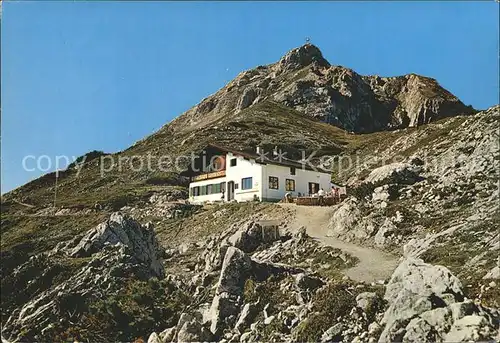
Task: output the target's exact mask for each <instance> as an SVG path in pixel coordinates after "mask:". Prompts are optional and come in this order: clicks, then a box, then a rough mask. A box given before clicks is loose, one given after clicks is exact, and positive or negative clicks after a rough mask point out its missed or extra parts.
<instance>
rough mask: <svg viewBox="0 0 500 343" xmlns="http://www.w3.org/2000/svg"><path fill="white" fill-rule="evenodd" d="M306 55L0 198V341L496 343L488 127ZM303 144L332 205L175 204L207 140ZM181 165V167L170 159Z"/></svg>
mask: <svg viewBox="0 0 500 343" xmlns="http://www.w3.org/2000/svg"><path fill="white" fill-rule="evenodd" d="M499 119H500V106H494V107H491V108H489V109H483V110H475V109H473V108H472V107H470V106H465V105H464V104H463V103H462V102H461V101H460V100H459V99H458V98H456V97H455V96H454V95H452V94H451V93H450V92H448V91H447V90H445V89H444V88H442V87H441V86H439V84H438V83H437V81H436V80H434V79H431V78H428V77H424V76H419V75H415V74H410V75H404V76H398V77H379V76H362V75H359V74H357V73H356V72H355V71H353V70H351V69H348V68H346V67H342V66H336V65H333V64H331V63H330V62H328V61H327V60H326V58H325V57H324V56H323V54H322V53H321V51H320V50H319V49H318V47H316V46H314V45H312V44H306V45H304V46H301V47H299V48H296V49H293V50H291V51H290V52H288V53H286V54H285V55H284V56H283V57H282V58H281V59H280V60H279V61H277V62H276V63H274V64H270V65H266V66H258V67H256V68H255V69H252V70H249V71H245V72H243V73H241V74H240V75H238V76H237V77H236V78H235V79H234V80H233V81H231V82H230V83H228V84H227V85H226V86H225V87H223V88H222V89H220V90H219V91H217V92H216V93H215V94H213V95H211V96H209V97H208V98H206V99H203V100H202V101H201V102H200V103H199V104H198V105H196V106H194V107H193V108H191V109H190V110H188V111H187V112H185V113H184V114H182V115H180V116H179V117H178V118H176V119H175V120H173V121H171V122H170V123H167V124H166V125H165V126H164V127H162V128H161V129H160V130H159V131H158V132H156V133H154V134H153V135H151V136H149V137H146V138H144V139H143V140H141V141H139V142H136V143H135V144H134V145H132V146H131V147H130V148H128V149H126V150H124V151H120V152H117V153H112V154H108V153H104V152H100V151H93V152H90V153H88V154H86V155H84V156H82V157H81V158H79V159H78V160H77V161H76V163H74V164H72V165H70V166H69V167H68V169H67V170H64V171H61V172H60V173H59V175H58V180H57V182H58V186H57V187H58V188H57V194H58V197H57V202H56V203H55V204H54V191H55V181H56V175H55V173H51V174H47V175H44V176H42V177H40V178H38V179H36V180H33V181H31V182H30V183H28V184H26V185H24V186H22V187H20V188H18V189H16V190H14V191H12V192H10V193H7V194H5V195H4V196H2V203H1V206H2V218H1V220H2V222H1V224H2V240H1V258H2V263H1V287H2V292H1V304H2V307H1V308H2V313H1V323H2V333H1V334H2V342H4V341H5V342H63V341H64V342H68V341H71V342H73V341H77V342H124V341H127V342H148V343H166V342H201V341H202V342H226V343H227V342H255V341H259V342H260V341H262V342H268V341H269V342H381V343H383V342H384V343H385V342H470V341H500V330H499V324H500V311H499V309H500V292H499V291H498V289H499V288H498V283H499V282H500V280H499V278H500V268H499V263H500V260H499V258H498V255H499V252H500V236H499V234H498V225H499V215H498V205H497V204H498V201H499V188H498V184H499V182H500V179H499V170H500V168H499V163H500V162H499V161H500V158H499V154H500V144H499V137H498V121H499ZM209 143H211V144H219V145H221V146H227V147H231V148H234V149H236V150H240V151H255V148H256V147H262V148H264V149H270V148H274V147H277V148H279V149H282V150H283V151H285V152H286V153H287V154H288V155H287V156H288V157H289V158H291V159H296V158H300V156H301V152H305V153H307V154H311V153H314V158H313V159H312V160H313V162H315V163H316V162H321V166H322V167H323V168H328V169H329V170H331V173H332V181H333V182H334V183H335V184H338V185H343V186H345V187H346V190H347V192H346V193H347V194H346V196H345V198H343V199H342V201H341V202H338V203H335V204H334V205H332V206H321V207H320V206H302V205H296V204H293V203H285V202H282V203H266V202H260V201H252V202H247V203H235V202H215V203H206V204H201V205H200V204H191V203H189V201H188V188H187V186H188V184H187V180H186V179H185V177H183V176H182V175H180V172H181V170H177V169H175V168H172V169H169V170H168V171H165V170H138V169H136V168H131V167H130V166H128V167H127V165H124V166H122V168H120V169H118V168H111V166H110V164H111V161H117V160H120V159H122V160H126V158H130V157H132V156H143V155H145V154H151V155H153V156H159V155H169V156H171V157H177V156H183V155H186V154H191V153H196V152H199V151H200V149H202V148H203V147H205V146H206V145H207V144H209ZM181 167H182V166H181Z"/></svg>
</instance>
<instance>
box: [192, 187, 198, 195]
mask: <svg viewBox="0 0 500 343" xmlns="http://www.w3.org/2000/svg"><path fill="white" fill-rule="evenodd" d="M192 190H193V196H195V197H197V196H198V195H200V187H199V186H196V187H193V188H192Z"/></svg>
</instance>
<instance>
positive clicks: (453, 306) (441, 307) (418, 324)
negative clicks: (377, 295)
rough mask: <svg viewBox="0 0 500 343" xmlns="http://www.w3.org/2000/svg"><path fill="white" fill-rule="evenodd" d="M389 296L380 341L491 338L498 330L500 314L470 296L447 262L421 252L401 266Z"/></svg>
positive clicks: (389, 284)
mask: <svg viewBox="0 0 500 343" xmlns="http://www.w3.org/2000/svg"><path fill="white" fill-rule="evenodd" d="M384 297H385V299H386V300H387V302H388V305H389V306H388V308H387V310H386V312H385V313H384V317H383V319H382V324H383V325H384V329H383V331H382V334H381V335H380V338H379V342H394V341H398V342H408V343H409V342H448V341H450V342H451V341H453V342H461V341H464V340H465V341H467V340H476V339H479V338H480V339H491V338H493V337H494V336H495V335H496V333H497V330H498V314H494V313H491V312H490V311H488V310H486V309H484V308H482V307H481V306H477V305H475V304H474V303H472V302H471V301H470V300H466V299H465V297H464V294H463V291H462V285H461V283H460V281H459V280H458V279H457V278H456V277H455V276H454V275H453V274H452V273H451V272H450V271H449V270H448V269H447V268H445V267H443V266H434V265H431V264H427V263H424V262H423V261H422V260H420V259H418V258H412V257H409V258H407V259H405V260H404V261H403V262H402V263H401V264H400V265H399V266H398V267H397V268H396V270H395V271H394V274H393V275H392V277H391V279H390V281H389V283H388V284H387V287H386V293H385V296H384ZM464 318H465V319H464Z"/></svg>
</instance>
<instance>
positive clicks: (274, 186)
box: [269, 176, 280, 189]
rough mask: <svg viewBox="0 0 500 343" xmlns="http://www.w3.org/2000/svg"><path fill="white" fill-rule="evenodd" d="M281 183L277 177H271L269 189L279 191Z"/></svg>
mask: <svg viewBox="0 0 500 343" xmlns="http://www.w3.org/2000/svg"><path fill="white" fill-rule="evenodd" d="M279 188H280V186H279V181H278V178H277V177H276V176H269V189H279Z"/></svg>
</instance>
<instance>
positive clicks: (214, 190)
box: [212, 183, 220, 194]
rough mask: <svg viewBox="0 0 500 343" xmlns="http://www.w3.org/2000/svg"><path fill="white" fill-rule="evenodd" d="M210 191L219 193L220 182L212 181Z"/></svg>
mask: <svg viewBox="0 0 500 343" xmlns="http://www.w3.org/2000/svg"><path fill="white" fill-rule="evenodd" d="M212 193H213V194H217V193H220V183H214V184H213V185H212Z"/></svg>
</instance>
